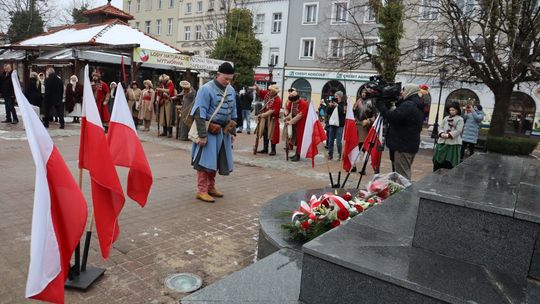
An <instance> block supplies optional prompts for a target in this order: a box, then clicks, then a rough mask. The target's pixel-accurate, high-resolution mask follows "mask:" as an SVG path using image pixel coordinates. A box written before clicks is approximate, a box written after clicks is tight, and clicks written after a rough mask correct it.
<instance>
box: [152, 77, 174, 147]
mask: <svg viewBox="0 0 540 304" xmlns="http://www.w3.org/2000/svg"><path fill="white" fill-rule="evenodd" d="M159 80H160V81H159V87H158V88H157V89H156V92H157V94H156V96H157V98H156V100H157V103H158V107H159V125H160V126H161V127H162V128H163V132H162V133H161V134H159V136H167V137H172V126H173V124H174V121H173V114H174V113H173V111H174V109H173V107H174V103H173V101H172V99H171V98H172V97H174V96H175V92H174V83H173V82H172V80H171V78H170V77H169V75H166V74H163V75H161V76H160V77H159ZM158 128H159V126H158Z"/></svg>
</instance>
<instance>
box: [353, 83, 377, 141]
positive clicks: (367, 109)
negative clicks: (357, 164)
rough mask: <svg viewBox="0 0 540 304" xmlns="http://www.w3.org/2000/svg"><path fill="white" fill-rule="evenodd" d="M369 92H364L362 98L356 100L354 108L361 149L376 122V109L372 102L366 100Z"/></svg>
mask: <svg viewBox="0 0 540 304" xmlns="http://www.w3.org/2000/svg"><path fill="white" fill-rule="evenodd" d="M366 94H367V92H366V91H365V90H362V93H360V98H358V100H356V103H355V104H354V106H353V114H354V119H355V122H356V131H357V133H358V139H359V140H360V144H359V147H360V149H361V148H362V147H363V146H364V140H365V139H366V137H367V135H368V133H369V129H370V128H371V125H372V124H373V122H374V121H375V109H373V106H372V105H371V102H370V101H368V100H366Z"/></svg>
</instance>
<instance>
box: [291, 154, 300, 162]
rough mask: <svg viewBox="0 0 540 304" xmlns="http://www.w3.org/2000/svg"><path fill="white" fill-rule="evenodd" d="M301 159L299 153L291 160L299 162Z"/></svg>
mask: <svg viewBox="0 0 540 304" xmlns="http://www.w3.org/2000/svg"><path fill="white" fill-rule="evenodd" d="M299 160H300V155H298V154H295V155H294V156H293V157H292V158H291V161H293V162H297V161H299Z"/></svg>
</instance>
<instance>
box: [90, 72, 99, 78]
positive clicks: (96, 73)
mask: <svg viewBox="0 0 540 304" xmlns="http://www.w3.org/2000/svg"><path fill="white" fill-rule="evenodd" d="M94 76H97V77H99V78H101V73H100V72H98V71H94V72H92V77H94Z"/></svg>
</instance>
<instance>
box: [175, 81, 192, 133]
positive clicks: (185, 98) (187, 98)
mask: <svg viewBox="0 0 540 304" xmlns="http://www.w3.org/2000/svg"><path fill="white" fill-rule="evenodd" d="M180 87H181V88H182V92H180V94H178V98H179V99H180V104H181V112H180V117H179V118H178V119H180V123H179V128H180V130H179V131H178V135H179V136H178V137H179V139H180V140H189V139H188V133H189V126H188V125H186V123H185V122H184V121H185V119H186V117H188V116H189V113H191V109H192V108H193V103H194V102H195V94H196V92H195V89H193V88H192V87H191V84H190V83H189V82H188V81H186V80H182V81H180Z"/></svg>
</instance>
